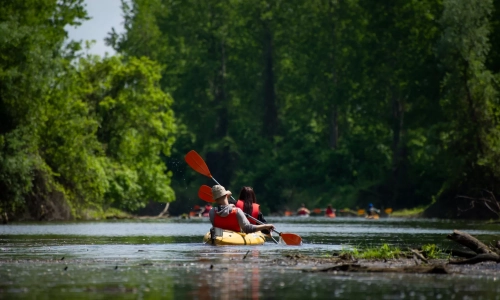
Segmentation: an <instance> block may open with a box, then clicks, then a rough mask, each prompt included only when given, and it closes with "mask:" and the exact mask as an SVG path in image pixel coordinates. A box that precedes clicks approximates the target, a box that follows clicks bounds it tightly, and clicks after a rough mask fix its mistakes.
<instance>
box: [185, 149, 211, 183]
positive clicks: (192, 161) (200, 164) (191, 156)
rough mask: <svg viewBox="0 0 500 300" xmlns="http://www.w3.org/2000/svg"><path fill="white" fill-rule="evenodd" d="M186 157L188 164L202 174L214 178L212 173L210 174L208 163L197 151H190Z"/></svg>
mask: <svg viewBox="0 0 500 300" xmlns="http://www.w3.org/2000/svg"><path fill="white" fill-rule="evenodd" d="M184 159H185V160H186V162H187V164H188V165H189V166H190V167H191V168H193V170H195V171H196V172H198V173H200V174H202V175H205V176H207V177H210V178H212V174H210V170H209V169H208V166H207V164H206V163H205V161H204V160H203V158H201V156H200V155H199V154H198V153H197V152H196V151H194V150H191V151H189V152H188V154H186V157H184Z"/></svg>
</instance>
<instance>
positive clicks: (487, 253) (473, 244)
mask: <svg viewBox="0 0 500 300" xmlns="http://www.w3.org/2000/svg"><path fill="white" fill-rule="evenodd" d="M447 238H448V239H450V240H452V241H455V242H457V243H459V244H461V245H463V246H466V247H467V248H469V249H471V250H472V251H474V252H475V254H476V255H475V256H473V257H470V258H468V259H465V260H454V261H449V262H448V263H449V264H477V263H480V262H486V261H494V262H497V263H499V262H500V255H499V254H498V253H497V252H496V251H495V250H493V249H491V248H490V247H488V246H486V245H485V244H484V243H482V242H481V241H479V240H478V239H476V238H475V237H473V236H472V235H470V234H468V233H465V232H461V231H458V230H453V233H452V234H449V235H448V236H447Z"/></svg>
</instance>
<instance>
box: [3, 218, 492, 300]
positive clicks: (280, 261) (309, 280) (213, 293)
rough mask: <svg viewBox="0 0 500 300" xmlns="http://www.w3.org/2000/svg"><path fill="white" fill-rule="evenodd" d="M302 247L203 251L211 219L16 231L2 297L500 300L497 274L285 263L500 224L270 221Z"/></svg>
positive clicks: (481, 231)
mask: <svg viewBox="0 0 500 300" xmlns="http://www.w3.org/2000/svg"><path fill="white" fill-rule="evenodd" d="M268 221H269V222H272V223H273V224H275V226H276V228H277V230H279V231H283V232H292V233H296V234H298V235H300V236H301V237H302V239H303V245H302V246H298V247H297V246H286V245H281V244H274V243H272V241H269V242H267V243H266V244H264V245H262V246H241V247H214V246H209V245H204V244H203V243H202V236H203V235H204V234H205V233H206V232H207V231H208V229H209V227H210V223H209V221H208V220H207V219H189V220H183V219H176V218H171V219H159V220H134V221H105V222H68V223H18V224H9V225H3V226H0V298H8V299H17V298H19V299H21V298H22V299H62V298H71V299H74V298H82V299H104V298H113V299H158V298H162V299H500V296H499V295H500V284H499V281H500V273H497V274H498V276H496V275H493V276H492V275H468V274H452V275H430V274H429V275H427V274H425V275H424V274H387V273H384V274H374V273H342V272H339V273H304V272H303V271H302V270H303V269H304V268H306V266H290V265H287V263H286V255H289V254H293V255H297V254H303V255H310V256H318V257H325V256H329V255H331V254H332V252H333V251H336V250H342V249H349V248H350V247H356V248H363V247H376V246H380V245H382V244H390V245H394V246H398V247H401V248H407V247H418V246H422V245H424V244H437V245H438V246H439V247H441V248H442V249H450V248H456V244H455V243H453V242H451V241H449V240H447V239H446V235H447V234H450V233H451V232H452V231H453V229H459V230H463V231H466V232H468V233H470V234H472V235H474V236H476V237H477V238H479V239H480V240H482V241H483V242H487V243H488V242H492V241H493V240H498V239H499V238H500V225H499V224H484V222H478V221H454V220H434V219H403V218H384V219H380V220H366V219H364V218H342V217H337V218H334V219H330V218H324V217H309V218H297V217H268Z"/></svg>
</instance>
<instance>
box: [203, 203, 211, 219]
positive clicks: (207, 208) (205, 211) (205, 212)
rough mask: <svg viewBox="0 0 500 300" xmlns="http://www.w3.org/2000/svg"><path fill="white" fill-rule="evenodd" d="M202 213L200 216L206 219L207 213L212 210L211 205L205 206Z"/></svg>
mask: <svg viewBox="0 0 500 300" xmlns="http://www.w3.org/2000/svg"><path fill="white" fill-rule="evenodd" d="M204 209H205V210H204V211H203V214H202V216H203V217H208V213H209V212H210V210H211V209H212V205H210V204H205V207H204Z"/></svg>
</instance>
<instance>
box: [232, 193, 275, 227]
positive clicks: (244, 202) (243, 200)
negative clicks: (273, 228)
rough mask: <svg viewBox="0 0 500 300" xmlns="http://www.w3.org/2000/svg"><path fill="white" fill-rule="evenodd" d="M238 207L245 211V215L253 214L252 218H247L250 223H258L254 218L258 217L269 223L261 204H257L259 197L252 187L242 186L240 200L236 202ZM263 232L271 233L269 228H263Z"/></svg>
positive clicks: (261, 220)
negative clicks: (261, 209)
mask: <svg viewBox="0 0 500 300" xmlns="http://www.w3.org/2000/svg"><path fill="white" fill-rule="evenodd" d="M236 207H238V208H240V209H241V210H242V211H243V212H244V213H245V215H248V216H251V217H252V218H253V219H252V218H249V217H248V216H247V219H248V221H249V222H250V223H252V224H257V222H256V221H255V220H254V219H257V220H259V221H260V222H262V223H267V222H266V219H264V216H263V214H262V212H261V211H260V205H259V204H257V197H256V196H255V192H254V191H253V189H252V188H251V187H249V186H244V187H243V188H241V191H240V196H239V197H238V201H237V202H236ZM262 232H263V233H264V234H269V233H270V232H269V231H267V230H263V231H262Z"/></svg>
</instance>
